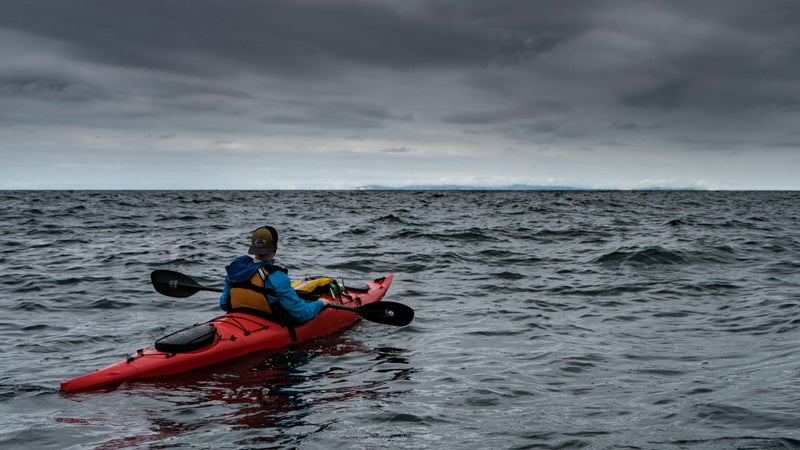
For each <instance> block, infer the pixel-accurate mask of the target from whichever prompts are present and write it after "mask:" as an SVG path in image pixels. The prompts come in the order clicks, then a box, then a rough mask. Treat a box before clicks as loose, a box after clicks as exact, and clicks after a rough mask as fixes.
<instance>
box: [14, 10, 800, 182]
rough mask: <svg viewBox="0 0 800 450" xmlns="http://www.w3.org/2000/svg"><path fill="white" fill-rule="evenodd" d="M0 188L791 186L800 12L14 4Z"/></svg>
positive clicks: (799, 157) (795, 162)
mask: <svg viewBox="0 0 800 450" xmlns="http://www.w3.org/2000/svg"><path fill="white" fill-rule="evenodd" d="M2 6H3V7H2V14H0V157H2V161H3V163H2V165H0V189H352V188H357V187H361V186H371V185H383V186H394V187H402V186H409V185H426V186H434V185H469V186H489V187H492V186H508V185H513V184H526V185H535V186H573V187H580V188H590V189H643V188H653V187H659V188H692V189H719V190H729V189H755V190H761V189H792V190H796V189H800V176H799V175H798V174H800V152H799V151H798V149H800V26H798V24H800V2H797V1H795V0H703V1H678V0H675V1H646V0H638V1H633V0H608V1H577V0H575V1H570V0H553V1H548V0H537V1H506V0H491V1H487V0H480V1H476V0H452V1H448V0H429V1H428V0H421V1H417V0H397V1H389V0H370V1H368V0H356V1H353V0H335V1H331V0H319V1H316V0H286V1H272V0H180V1H179V0H161V1H155V0H136V1H130V0H70V1H63V0H3V4H2Z"/></svg>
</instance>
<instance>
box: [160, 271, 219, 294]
mask: <svg viewBox="0 0 800 450" xmlns="http://www.w3.org/2000/svg"><path fill="white" fill-rule="evenodd" d="M150 281H151V282H152V283H153V287H154V288H155V289H156V291H158V293H159V294H163V295H167V296H170V297H179V298H183V297H188V296H190V295H192V294H194V293H196V292H197V291H218V290H217V289H213V288H207V287H205V286H201V285H199V284H197V282H196V281H194V280H193V279H192V277H190V276H188V275H184V274H182V273H179V272H173V271H171V270H154V271H153V273H151V274H150ZM220 290H221V289H220Z"/></svg>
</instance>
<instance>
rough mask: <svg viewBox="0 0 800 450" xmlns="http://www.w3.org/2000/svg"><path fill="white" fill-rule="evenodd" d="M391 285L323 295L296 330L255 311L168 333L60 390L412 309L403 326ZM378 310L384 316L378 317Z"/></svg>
mask: <svg viewBox="0 0 800 450" xmlns="http://www.w3.org/2000/svg"><path fill="white" fill-rule="evenodd" d="M391 283H392V275H387V276H386V277H383V278H379V279H377V280H375V281H373V282H370V283H369V284H368V287H367V288H361V289H351V288H347V287H345V288H344V291H343V292H341V293H335V292H331V293H329V294H325V295H322V297H324V298H327V299H328V300H330V301H331V302H332V304H331V305H330V306H329V307H327V308H325V309H324V310H322V312H321V313H320V314H319V315H318V316H317V317H316V318H315V319H312V320H310V321H308V322H306V323H304V324H302V325H298V326H295V327H291V328H290V327H286V326H282V325H279V324H276V323H275V322H272V321H270V320H269V319H266V318H264V317H260V316H257V315H254V314H248V313H242V312H230V313H227V314H225V315H222V316H219V317H217V318H214V319H211V320H209V321H208V322H206V323H203V324H199V325H195V326H193V327H190V328H187V329H184V330H181V331H179V332H177V333H173V334H171V335H169V336H166V337H164V338H162V339H160V340H158V341H156V345H155V346H154V347H150V348H147V349H144V350H138V351H137V352H136V353H134V354H132V355H131V356H129V357H128V358H127V359H125V360H123V361H119V362H117V363H114V364H111V365H110V366H108V367H105V368H103V369H98V370H96V371H94V372H92V373H89V374H86V375H82V376H79V377H77V378H73V379H71V380H66V381H63V382H62V383H61V390H62V391H64V392H75V391H80V390H85V389H92V388H96V387H101V386H107V385H110V384H115V383H120V382H123V381H126V380H135V379H140V378H151V377H161V376H165V375H173V374H176V373H181V372H186V371H189V370H193V369H197V368H200V367H204V366H209V365H212V364H216V363H219V362H222V361H225V360H228V359H231V358H236V357H238V356H242V355H246V354H248V353H252V352H256V351H262V350H269V349H278V348H281V347H285V346H287V345H290V344H293V343H297V342H303V341H306V340H309V339H313V338H317V337H320V336H324V335H326V334H330V333H333V332H335V331H338V330H341V329H343V328H345V327H348V326H350V325H352V324H353V323H354V322H356V320H358V319H359V317H360V316H361V317H365V318H366V319H368V320H373V321H376V322H380V323H387V324H392V325H404V324H406V323H407V322H410V321H411V318H412V317H413V311H412V312H411V317H407V318H402V319H400V320H402V321H403V323H402V324H401V323H395V322H396V320H395V319H397V318H396V317H394V316H395V314H398V315H402V314H404V313H405V311H403V310H400V309H397V311H395V309H394V308H392V307H390V305H396V306H400V307H403V308H406V309H409V310H410V308H407V307H405V306H404V305H400V304H396V303H393V302H381V303H380V304H375V303H376V302H379V301H380V300H381V299H382V298H383V296H384V295H386V291H387V290H388V289H389V285H390V284H391ZM200 288H202V287H200ZM205 289H207V290H212V289H211V288H205ZM162 293H163V292H162ZM168 295H169V294H168ZM373 304H374V305H373ZM367 305H372V306H367ZM384 305H385V308H384V309H383V310H379V308H378V307H380V306H384ZM377 314H380V315H382V316H384V317H375V316H376V315H377Z"/></svg>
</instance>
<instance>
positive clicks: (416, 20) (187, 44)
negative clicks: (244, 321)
mask: <svg viewBox="0 0 800 450" xmlns="http://www.w3.org/2000/svg"><path fill="white" fill-rule="evenodd" d="M555 4H557V2H553V3H550V2H541V3H539V4H538V6H536V7H533V8H532V7H531V6H523V7H524V8H527V9H533V10H531V11H527V12H526V11H513V10H512V11H509V9H508V5H504V4H502V2H501V3H498V4H493V5H491V6H488V5H487V6H484V5H482V3H477V5H478V6H475V5H470V4H469V3H468V2H455V3H452V4H447V3H446V2H440V3H436V2H434V3H433V4H430V5H428V4H426V3H421V2H409V3H408V4H404V3H402V2H399V3H396V4H394V3H390V2H366V1H363V2H362V1H338V2H327V1H288V0H287V1H261V0H258V1H256V0H246V1H245V0H238V1H218V0H194V1H191V2H171V1H147V0H146V1H135V2H130V1H102V0H94V1H90V0H76V1H70V2H60V1H35V0H33V1H18V2H11V4H10V5H6V6H5V7H4V14H3V15H2V17H0V25H2V26H3V27H7V28H11V29H16V30H19V31H23V32H26V33H32V34H37V35H41V36H47V37H49V38H52V39H56V40H59V41H61V42H63V43H65V45H66V50H67V51H69V52H70V54H71V55H74V56H75V57H77V58H81V59H86V60H89V61H97V62H103V63H109V64H116V65H123V66H134V67H145V68H153V69H160V70H179V71H188V72H193V73H194V72H197V71H200V72H206V71H208V72H209V73H216V72H218V71H226V70H237V69H240V68H242V67H251V68H269V69H271V70H277V71H287V72H290V73H299V74H302V75H305V76H320V75H324V73H316V72H315V70H317V69H320V68H322V67H324V68H327V69H328V70H330V69H335V67H336V64H335V63H336V62H337V61H339V62H349V63H363V64H368V65H380V66H386V67H390V68H399V69H402V68H415V67H420V66H434V67H436V66H447V65H453V64H455V65H461V64H486V63H489V62H491V61H507V62H513V61H517V60H519V59H522V58H525V57H528V56H532V55H535V54H537V53H539V52H542V51H547V50H549V49H551V48H552V47H553V46H554V45H556V44H557V43H558V42H559V41H561V40H563V39H565V38H567V37H568V35H569V34H570V33H572V30H573V29H574V28H576V27H575V26H574V21H575V19H576V18H571V19H569V18H566V20H565V18H559V17H561V14H562V13H563V11H559V10H558V9H555V8H552V6H553V5H555ZM561 9H563V8H561ZM551 10H552V11H554V12H550V11H551ZM525 16H527V19H523V20H521V18H522V17H525ZM554 17H556V18H559V19H558V20H556V19H554ZM223 62H224V63H226V64H220V63H223ZM215 63H217V64H215Z"/></svg>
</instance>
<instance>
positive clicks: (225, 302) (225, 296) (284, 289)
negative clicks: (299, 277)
mask: <svg viewBox="0 0 800 450" xmlns="http://www.w3.org/2000/svg"><path fill="white" fill-rule="evenodd" d="M273 264H274V260H272V259H270V260H269V261H258V262H256V261H255V260H253V258H251V257H250V256H247V255H244V256H240V257H238V258H236V259H234V260H233V262H231V263H230V264H229V265H228V266H227V267H225V272H226V273H227V275H225V289H224V290H223V292H222V295H221V296H220V298H219V307H220V308H222V309H223V310H225V311H230V308H231V283H234V282H246V281H249V280H250V278H252V277H253V275H255V273H256V272H257V271H258V269H259V268H260V267H262V266H271V265H273ZM264 287H265V288H267V289H270V288H271V289H274V290H275V295H274V296H272V295H267V301H269V303H270V305H272V304H274V303H275V302H279V303H280V304H281V306H283V308H284V309H285V310H286V311H287V312H288V313H289V315H291V316H292V317H293V318H294V319H295V320H297V322H299V323H303V322H308V321H309V320H311V319H313V318H315V317H317V315H318V314H319V313H320V311H322V308H323V307H324V306H325V305H324V303H322V302H321V301H319V300H316V301H313V302H307V301H305V300H303V299H301V298H300V297H298V296H297V292H295V290H294V288H292V283H291V280H290V279H289V275H287V274H285V273H284V272H282V271H280V270H276V271H274V272H272V273H270V274H269V276H268V277H267V279H266V280H265V281H264Z"/></svg>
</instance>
